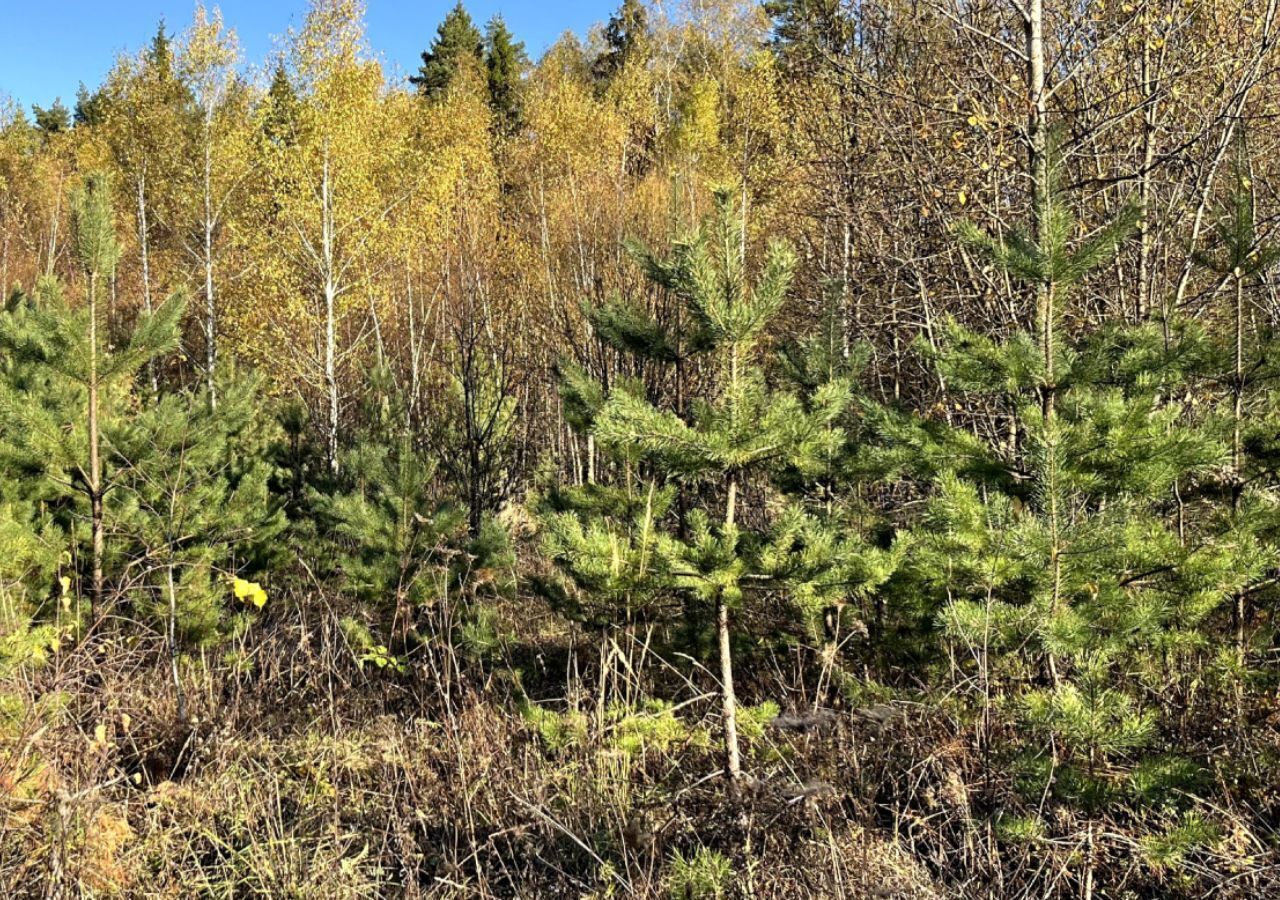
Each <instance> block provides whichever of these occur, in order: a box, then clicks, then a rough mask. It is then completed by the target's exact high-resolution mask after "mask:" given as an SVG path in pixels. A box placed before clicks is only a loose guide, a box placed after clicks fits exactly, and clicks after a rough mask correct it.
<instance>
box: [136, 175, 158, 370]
mask: <svg viewBox="0 0 1280 900" xmlns="http://www.w3.org/2000/svg"><path fill="white" fill-rule="evenodd" d="M137 186H138V252H139V255H140V256H141V257H142V260H141V261H142V308H143V309H144V310H146V311H147V313H148V314H150V313H151V308H152V307H151V254H150V238H149V232H150V231H151V229H150V227H149V226H148V224H147V174H146V171H145V170H144V171H143V172H141V173H139V175H138V185H137ZM147 381H149V382H150V383H151V393H152V394H158V393H159V392H160V382H159V379H158V378H157V377H156V365H155V361H154V360H150V359H148V360H147Z"/></svg>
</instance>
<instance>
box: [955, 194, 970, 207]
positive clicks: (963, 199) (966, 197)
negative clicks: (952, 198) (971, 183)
mask: <svg viewBox="0 0 1280 900" xmlns="http://www.w3.org/2000/svg"><path fill="white" fill-rule="evenodd" d="M956 199H957V200H959V201H960V205H961V206H964V205H965V204H966V203H968V202H969V195H968V194H966V193H965V192H964V191H961V192H960V195H959V196H958V197H957V198H956Z"/></svg>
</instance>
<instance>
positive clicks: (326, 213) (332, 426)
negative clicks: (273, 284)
mask: <svg viewBox="0 0 1280 900" xmlns="http://www.w3.org/2000/svg"><path fill="white" fill-rule="evenodd" d="M320 205H321V216H320V227H321V232H322V233H321V240H322V247H321V250H322V252H323V254H324V256H323V260H322V265H323V269H324V271H323V273H322V274H323V277H324V387H325V394H326V396H327V398H328V406H329V420H328V423H327V428H326V434H325V438H326V441H325V445H326V450H327V455H328V462H329V473H330V474H331V475H337V474H338V362H337V355H338V348H337V345H338V328H337V303H338V286H337V284H335V282H334V268H333V240H334V236H333V195H332V189H331V186H330V184H329V151H328V147H327V146H326V148H325V155H324V169H323V172H322V174H321V179H320Z"/></svg>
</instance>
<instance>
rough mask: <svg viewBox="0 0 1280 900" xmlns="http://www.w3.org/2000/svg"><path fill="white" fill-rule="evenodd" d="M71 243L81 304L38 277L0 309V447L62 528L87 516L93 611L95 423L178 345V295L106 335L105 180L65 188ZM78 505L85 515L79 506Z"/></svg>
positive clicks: (106, 472)
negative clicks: (0, 378)
mask: <svg viewBox="0 0 1280 900" xmlns="http://www.w3.org/2000/svg"><path fill="white" fill-rule="evenodd" d="M72 204H73V205H72V213H73V219H72V221H73V224H74V226H75V230H74V248H75V254H76V259H77V261H78V262H79V264H80V266H81V269H82V271H83V272H84V274H85V280H86V298H85V301H86V302H85V303H84V304H83V305H81V306H79V307H72V306H71V305H70V304H69V303H68V302H67V301H66V299H65V298H64V296H63V292H62V289H61V287H60V286H59V285H58V284H57V283H56V282H55V281H53V280H52V279H45V280H44V281H42V282H41V284H40V285H39V287H38V289H37V291H36V293H35V295H34V296H26V295H22V296H19V297H16V298H14V299H13V300H12V301H11V302H10V304H9V306H8V308H7V309H6V311H5V314H4V315H3V316H2V317H0V346H2V347H3V348H4V350H5V351H7V352H6V353H5V354H4V355H5V357H6V362H5V366H4V370H3V374H4V380H5V382H6V383H5V386H4V387H3V388H0V455H2V456H3V457H4V459H5V460H6V465H7V466H9V467H12V468H11V470H14V471H19V472H23V473H25V474H26V476H27V477H28V478H31V479H34V480H32V481H31V482H29V483H30V484H31V485H32V488H31V490H32V491H33V492H35V493H40V492H45V493H47V494H49V495H51V496H54V497H56V498H57V504H58V508H59V509H60V510H61V514H62V521H60V522H59V525H60V526H61V527H64V528H65V529H66V530H67V532H68V533H75V532H76V531H78V526H79V522H81V521H83V520H84V519H87V520H88V522H89V536H88V543H89V554H88V557H89V578H88V579H87V580H88V584H89V591H88V593H89V596H90V600H91V604H92V606H91V609H92V612H93V614H94V615H95V616H96V615H97V614H98V613H100V612H101V607H102V603H103V600H104V595H105V574H104V565H105V559H106V554H107V547H106V522H105V506H104V504H105V498H106V495H107V492H108V488H109V487H110V484H111V470H110V468H109V466H108V465H107V463H106V460H105V458H104V429H105V427H106V425H107V424H109V423H111V422H112V421H114V420H116V419H119V418H122V417H127V416H129V415H131V414H132V413H133V411H134V410H135V409H136V398H135V397H134V396H133V386H134V376H135V375H136V374H137V373H138V372H139V370H141V369H142V368H144V367H145V366H146V365H147V363H148V362H150V361H151V360H153V359H155V358H157V357H158V356H160V355H162V354H163V353H166V352H168V351H169V350H171V349H173V348H174V347H176V346H177V344H178V334H179V322H180V321H181V318H182V312H183V308H184V303H183V301H182V299H181V298H180V297H179V296H176V295H175V296H173V297H170V298H169V299H168V300H167V301H166V302H165V303H163V304H161V305H159V306H157V307H156V308H155V309H154V310H153V311H152V312H151V313H149V314H148V313H146V312H143V313H141V314H140V315H139V316H138V318H137V320H136V321H135V324H134V327H133V328H132V329H131V330H130V331H129V333H128V334H127V335H125V336H124V339H123V340H122V341H117V342H115V344H114V346H113V345H112V344H111V343H109V342H108V341H107V339H106V334H105V332H106V327H107V323H106V317H105V315H104V311H103V310H102V308H101V303H100V291H101V290H102V286H103V281H104V279H106V278H107V277H108V276H109V275H110V273H111V272H112V271H113V270H114V266H115V262H116V259H117V258H118V256H119V245H118V244H117V243H116V239H115V231H114V226H113V222H112V216H111V200H110V188H109V184H108V182H107V181H106V179H105V178H104V177H102V176H90V177H88V178H87V179H86V181H85V184H84V186H83V187H82V188H81V190H79V191H77V193H76V194H75V195H74V197H73V201H72ZM80 501H83V503H84V504H85V505H87V507H88V510H87V515H84V514H83V511H82V510H81V508H80Z"/></svg>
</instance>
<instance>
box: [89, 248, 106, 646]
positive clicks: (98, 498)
mask: <svg viewBox="0 0 1280 900" xmlns="http://www.w3.org/2000/svg"><path fill="white" fill-rule="evenodd" d="M89 507H90V512H89V521H90V529H91V531H92V537H93V593H92V595H91V612H92V614H93V618H94V619H95V621H96V620H97V618H98V613H99V612H100V611H101V609H102V595H103V589H102V584H103V582H102V557H103V551H104V544H105V542H104V539H103V528H102V457H101V453H100V449H99V435H98V276H97V274H96V273H91V274H90V275H89Z"/></svg>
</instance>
